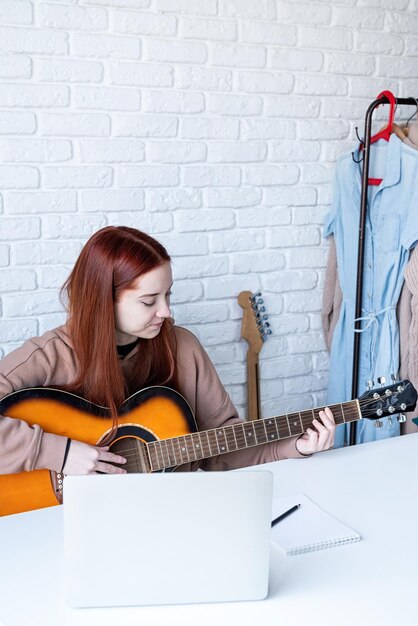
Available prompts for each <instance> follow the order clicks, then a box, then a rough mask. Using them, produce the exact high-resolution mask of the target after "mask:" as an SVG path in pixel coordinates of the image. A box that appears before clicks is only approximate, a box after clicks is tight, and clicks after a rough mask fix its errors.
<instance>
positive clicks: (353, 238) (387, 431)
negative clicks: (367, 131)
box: [324, 134, 418, 447]
mask: <svg viewBox="0 0 418 626" xmlns="http://www.w3.org/2000/svg"><path fill="white" fill-rule="evenodd" d="M360 156H361V155H359V153H358V151H357V152H356V153H355V157H356V159H359V158H360ZM417 173H418V151H416V150H415V149H413V148H411V147H409V146H407V145H405V144H403V143H402V141H401V140H400V139H399V138H398V137H397V136H396V135H394V134H392V135H391V137H390V141H389V142H387V141H385V140H383V139H381V140H379V141H378V142H376V143H375V144H372V146H371V152H370V171H369V176H370V178H382V179H383V180H382V182H381V183H380V185H379V186H370V185H369V188H368V205H367V206H368V210H367V220H366V227H365V242H364V272H363V298H362V316H361V328H360V331H359V332H361V338H360V354H359V372H358V394H359V395H360V394H361V393H363V392H364V391H365V389H366V382H367V381H369V380H372V381H374V383H375V386H378V385H377V378H378V377H379V376H384V377H385V378H386V380H387V381H388V383H390V382H391V378H390V376H391V374H395V375H397V373H398V370H399V328H398V322H397V318H396V305H397V302H398V300H399V296H400V292H401V289H402V285H403V281H404V277H403V276H404V269H405V265H406V263H407V262H408V259H409V254H410V249H411V248H412V247H414V246H415V244H416V242H417V240H418V181H417ZM360 194H361V166H360V165H359V164H358V163H355V162H354V161H353V159H352V155H351V153H350V154H346V155H343V156H342V157H340V159H339V160H338V163H337V169H336V175H335V183H334V195H333V203H332V207H331V211H330V213H329V215H328V217H327V219H326V223H325V230H324V234H325V236H329V235H331V234H333V235H334V238H335V243H336V249H337V264H338V276H339V281H340V285H341V289H342V293H343V301H342V306H341V313H340V318H339V320H338V323H337V325H336V327H335V331H334V334H333V340H332V345H331V354H330V373H329V383H328V396H327V402H328V403H330V404H332V403H337V402H343V401H346V400H350V399H351V387H352V384H351V383H352V367H353V342H354V321H355V320H354V314H355V300H356V280H357V251H358V232H359V230H358V229H359V220H360ZM381 421H382V423H383V426H382V428H376V427H375V425H374V422H373V421H369V420H366V419H364V420H360V421H359V422H358V423H357V443H363V442H366V441H373V440H375V439H384V438H386V437H392V436H395V435H398V434H399V433H400V429H399V423H398V421H397V419H396V418H395V417H394V418H392V419H389V418H387V417H386V418H381ZM348 437H349V426H346V425H343V426H338V427H337V432H336V438H335V446H336V447H339V446H342V445H344V444H345V443H347V442H348Z"/></svg>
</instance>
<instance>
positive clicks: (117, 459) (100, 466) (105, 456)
mask: <svg viewBox="0 0 418 626" xmlns="http://www.w3.org/2000/svg"><path fill="white" fill-rule="evenodd" d="M112 463H119V464H124V463H126V459H125V458H124V457H123V456H119V455H118V454H113V452H109V446H103V447H101V446H90V445H89V444H88V443H83V442H82V441H75V440H74V439H73V440H72V441H71V445H70V449H69V450H68V456H67V460H66V462H65V465H64V468H63V472H64V474H96V473H97V472H100V473H102V474H126V470H125V469H123V468H122V467H116V466H115V465H112Z"/></svg>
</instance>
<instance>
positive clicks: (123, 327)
mask: <svg viewBox="0 0 418 626" xmlns="http://www.w3.org/2000/svg"><path fill="white" fill-rule="evenodd" d="M172 284H173V275H172V272H171V266H170V264H169V263H163V265H160V266H159V267H156V268H155V269H153V270H151V271H149V272H147V273H146V274H143V276H140V277H139V278H138V279H137V280H136V282H135V284H134V286H133V288H132V289H128V290H126V291H123V292H122V293H121V295H120V297H119V300H118V302H116V303H115V323H116V329H115V332H116V344H117V345H118V346H121V345H125V344H128V343H131V342H132V341H135V339H137V338H138V337H141V339H152V338H153V337H156V336H157V335H158V333H159V332H160V330H161V326H162V324H163V322H164V319H165V318H166V317H170V314H171V313H170V289H171V285H172Z"/></svg>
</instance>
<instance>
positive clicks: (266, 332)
mask: <svg viewBox="0 0 418 626" xmlns="http://www.w3.org/2000/svg"><path fill="white" fill-rule="evenodd" d="M264 334H265V335H272V334H273V331H272V330H271V328H267V330H265V331H264Z"/></svg>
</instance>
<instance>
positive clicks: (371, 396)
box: [358, 378, 417, 428]
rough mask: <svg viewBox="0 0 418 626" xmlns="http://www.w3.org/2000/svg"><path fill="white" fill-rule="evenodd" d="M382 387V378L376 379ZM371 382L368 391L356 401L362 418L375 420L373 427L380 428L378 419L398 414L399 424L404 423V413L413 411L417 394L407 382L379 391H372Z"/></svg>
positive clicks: (380, 424)
mask: <svg viewBox="0 0 418 626" xmlns="http://www.w3.org/2000/svg"><path fill="white" fill-rule="evenodd" d="M378 380H379V382H381V384H382V385H384V383H385V382H386V380H385V379H384V378H380V379H378ZM372 386H373V382H370V384H369V390H368V391H366V392H365V393H363V395H362V396H360V398H359V399H358V401H359V405H360V410H361V413H362V416H363V417H366V418H368V419H375V420H376V422H375V425H376V426H377V427H378V428H379V427H380V426H382V423H381V422H380V420H379V418H380V417H386V416H389V419H390V416H391V415H393V414H398V420H399V422H405V421H406V416H405V415H404V414H403V413H404V411H413V410H414V408H415V405H416V402H417V392H416V389H415V387H414V386H413V385H412V383H411V382H410V381H409V380H400V381H399V382H395V383H393V384H392V385H387V386H386V387H385V386H382V387H381V388H380V389H379V388H375V389H372Z"/></svg>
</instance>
